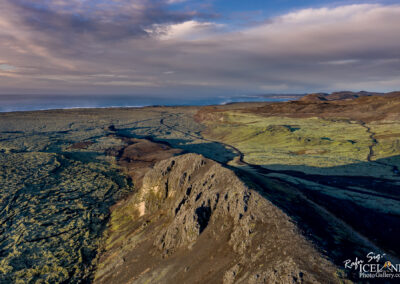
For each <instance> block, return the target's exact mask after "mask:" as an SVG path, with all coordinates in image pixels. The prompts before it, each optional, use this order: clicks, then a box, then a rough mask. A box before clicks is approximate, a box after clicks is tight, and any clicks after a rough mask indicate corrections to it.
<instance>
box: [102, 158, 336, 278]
mask: <svg viewBox="0 0 400 284" xmlns="http://www.w3.org/2000/svg"><path fill="white" fill-rule="evenodd" d="M95 282H97V283H319V282H323V283H337V282H339V278H338V276H337V275H336V269H335V267H334V266H333V265H332V264H331V263H330V262H328V261H327V260H326V259H324V258H323V257H321V256H320V255H319V253H318V252H317V251H316V250H315V249H314V248H313V247H312V246H311V245H310V244H309V243H308V242H307V241H306V240H305V239H304V238H303V237H302V236H301V235H300V234H299V232H298V231H297V229H296V226H295V225H294V224H293V223H292V222H291V221H290V220H289V218H288V217H287V216H286V215H285V214H284V213H283V212H282V211H280V210H279V209H278V208H277V207H275V206H274V205H273V204H271V203H270V202H269V201H267V200H266V199H264V198H263V197H262V196H261V195H260V194H258V193H257V192H256V191H255V190H252V189H249V188H248V187H246V185H245V184H243V183H242V182H241V181H240V180H239V179H238V178H237V177H236V175H235V174H234V173H233V172H232V171H230V170H229V169H226V168H224V167H222V166H221V165H219V164H217V163H216V162H214V161H211V160H208V159H206V158H204V157H202V156H200V155H196V154H186V155H182V156H178V157H172V158H169V159H167V160H163V161H161V162H159V163H157V164H156V165H155V166H154V168H153V169H152V170H150V171H149V172H148V173H147V174H146V175H145V177H144V179H143V185H142V187H141V188H140V189H139V191H138V192H137V193H136V194H135V195H133V196H132V197H131V198H130V199H129V200H126V201H125V202H123V203H122V204H119V206H118V207H117V208H115V209H114V212H113V215H112V220H111V226H110V229H109V231H108V234H107V241H106V243H105V252H104V253H103V256H102V257H101V258H100V263H99V265H98V270H97V273H96V277H95Z"/></svg>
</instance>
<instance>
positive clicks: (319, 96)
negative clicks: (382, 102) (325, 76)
mask: <svg viewBox="0 0 400 284" xmlns="http://www.w3.org/2000/svg"><path fill="white" fill-rule="evenodd" d="M381 95H385V94H384V93H375V92H366V91H361V92H351V91H341V92H333V93H331V94H327V93H313V94H308V95H306V96H304V97H302V98H301V99H300V101H308V102H311V101H338V100H350V99H356V98H359V97H367V96H381Z"/></svg>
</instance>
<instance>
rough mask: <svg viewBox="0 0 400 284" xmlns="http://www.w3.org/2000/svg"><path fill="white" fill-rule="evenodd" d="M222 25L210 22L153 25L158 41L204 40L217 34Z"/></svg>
mask: <svg viewBox="0 0 400 284" xmlns="http://www.w3.org/2000/svg"><path fill="white" fill-rule="evenodd" d="M222 27H223V25H221V24H216V23H212V22H199V21H194V20H191V21H186V22H183V23H178V24H171V25H155V27H154V31H155V33H158V38H159V39H160V40H194V39H202V38H203V39H204V38H207V37H209V36H210V35H211V34H214V33H215V32H217V30H218V29H220V28H222Z"/></svg>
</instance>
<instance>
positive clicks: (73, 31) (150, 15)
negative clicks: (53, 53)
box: [7, 0, 196, 40]
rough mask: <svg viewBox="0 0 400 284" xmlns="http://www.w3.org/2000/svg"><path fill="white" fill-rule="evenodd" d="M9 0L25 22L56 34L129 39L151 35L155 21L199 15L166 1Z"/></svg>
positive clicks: (183, 18) (170, 21)
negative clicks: (178, 10)
mask: <svg viewBox="0 0 400 284" xmlns="http://www.w3.org/2000/svg"><path fill="white" fill-rule="evenodd" d="M7 1H8V3H9V5H10V7H12V8H14V9H15V10H16V12H17V13H18V15H19V17H20V18H21V19H22V20H23V22H24V24H25V25H27V26H28V27H30V28H32V29H34V30H36V31H38V32H41V33H51V34H52V36H56V37H72V36H77V35H83V34H85V35H89V36H92V37H95V38H97V39H98V40H120V39H127V38H130V37H139V36H147V35H148V32H147V31H146V29H148V28H149V27H151V26H152V25H154V24H165V23H169V24H171V23H179V22H183V21H186V20H189V19H191V18H193V17H194V16H196V13H193V12H186V13H185V12H176V11H170V10H169V9H168V4H167V3H166V2H164V1H132V0H124V1H108V3H107V2H104V1H86V2H85V1H83V3H84V4H80V3H79V2H78V1H65V0H62V1H54V2H51V1H26V0H7ZM54 3H55V4H54ZM74 3H75V5H74Z"/></svg>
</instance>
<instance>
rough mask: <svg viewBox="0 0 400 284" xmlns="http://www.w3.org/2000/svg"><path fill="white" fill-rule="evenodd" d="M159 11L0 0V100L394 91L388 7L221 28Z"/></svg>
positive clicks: (394, 29) (137, 5) (306, 13)
mask: <svg viewBox="0 0 400 284" xmlns="http://www.w3.org/2000/svg"><path fill="white" fill-rule="evenodd" d="M170 4H171V1H168V0H165V1H148V0H138V1H129V0H104V1H91V0H87V1H78V0H70V1H66V0H57V1H46V0H40V1H39V0H35V1H25V0H14V1H11V0H7V1H3V2H1V3H0V64H7V66H16V67H17V68H16V69H15V70H13V71H12V72H7V70H4V69H7V67H3V68H2V67H0V86H1V87H2V88H1V90H0V91H1V92H10V91H12V92H29V90H30V89H31V90H35V92H44V93H46V92H47V93H57V92H58V93H68V92H72V93H140V94H144V93H151V94H165V95H179V94H184V95H188V96H189V95H190V96H196V95H198V96H200V95H220V94H232V93H237V94H249V93H260V92H263V93H264V92H301V93H303V92H305V91H333V90H339V89H350V90H351V89H354V90H357V89H371V90H380V91H387V90H392V89H400V86H398V83H399V78H400V73H399V70H400V38H399V37H398V36H397V35H398V27H399V26H400V5H376V4H374V5H371V4H361V5H344V6H337V7H330V8H318V9H303V10H298V11H294V12H291V13H287V14H284V15H281V16H277V17H274V18H269V19H265V21H264V22H261V23H257V24H253V25H252V26H246V27H243V28H240V29H237V28H235V29H233V28H231V27H230V26H229V23H221V21H220V20H218V21H219V22H216V19H214V18H213V16H207V15H204V14H200V13H198V12H196V11H190V10H182V11H178V10H177V9H172V10H171V9H170V8H169V6H170ZM210 15H211V14H210ZM172 70H173V71H172ZM6 73H7V74H6ZM11 75H12V80H10V78H11V77H10V76H11ZM167 75H168V76H167ZM6 76H8V77H6ZM363 86H365V87H363Z"/></svg>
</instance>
